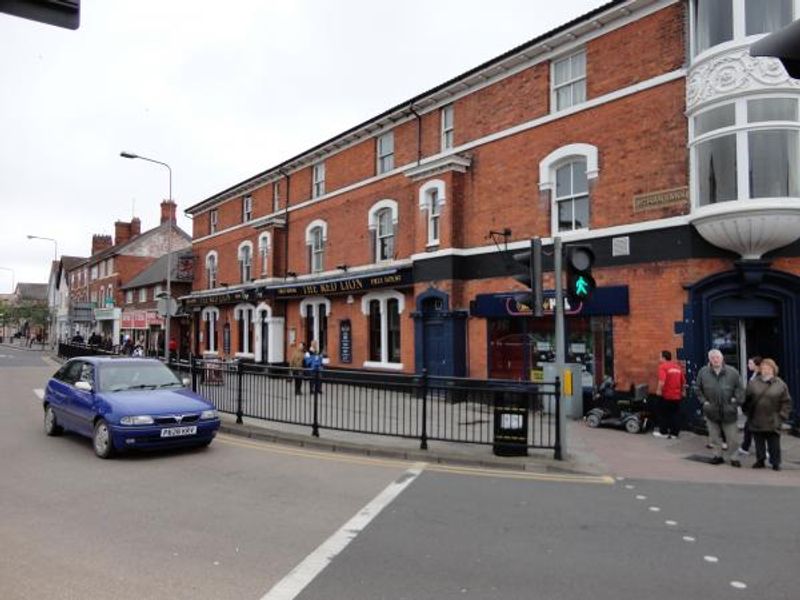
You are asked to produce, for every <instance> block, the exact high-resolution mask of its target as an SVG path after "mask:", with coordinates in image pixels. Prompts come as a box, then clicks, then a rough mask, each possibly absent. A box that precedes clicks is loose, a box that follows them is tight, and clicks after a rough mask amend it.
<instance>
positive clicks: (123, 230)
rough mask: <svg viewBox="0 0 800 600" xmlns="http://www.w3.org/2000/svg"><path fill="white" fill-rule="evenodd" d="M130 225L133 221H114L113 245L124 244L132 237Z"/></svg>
mask: <svg viewBox="0 0 800 600" xmlns="http://www.w3.org/2000/svg"><path fill="white" fill-rule="evenodd" d="M131 225H133V223H126V222H125V221H116V222H115V223H114V245H115V246H117V245H119V244H124V243H125V242H127V241H129V240H130V239H131V237H132V235H131V234H132V232H131V229H132V228H131Z"/></svg>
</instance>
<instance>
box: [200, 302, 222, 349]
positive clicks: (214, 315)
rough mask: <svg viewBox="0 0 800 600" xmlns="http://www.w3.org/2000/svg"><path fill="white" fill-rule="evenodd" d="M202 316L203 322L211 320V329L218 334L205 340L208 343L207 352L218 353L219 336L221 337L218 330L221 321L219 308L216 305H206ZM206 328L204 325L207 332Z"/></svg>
mask: <svg viewBox="0 0 800 600" xmlns="http://www.w3.org/2000/svg"><path fill="white" fill-rule="evenodd" d="M200 318H201V319H202V320H203V322H204V323H205V322H207V321H211V329H212V330H213V331H214V332H215V334H216V335H212V336H210V339H207V340H205V343H206V351H205V354H218V353H219V351H218V350H217V344H216V342H217V338H218V337H219V332H218V331H217V324H218V323H219V309H218V308H217V307H216V306H206V307H205V308H204V309H203V310H202V312H201V313H200ZM205 330H206V328H205V327H203V333H204V334H205Z"/></svg>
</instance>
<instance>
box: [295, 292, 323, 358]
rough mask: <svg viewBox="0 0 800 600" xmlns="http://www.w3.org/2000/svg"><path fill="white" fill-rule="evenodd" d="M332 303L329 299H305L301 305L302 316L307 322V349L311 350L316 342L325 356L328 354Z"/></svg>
mask: <svg viewBox="0 0 800 600" xmlns="http://www.w3.org/2000/svg"><path fill="white" fill-rule="evenodd" d="M330 310H331V302H330V300H328V299H327V298H321V297H315V298H305V299H304V300H303V301H302V302H301V303H300V314H301V315H303V317H304V320H305V330H306V336H305V341H306V348H307V349H309V348H311V342H313V341H314V340H316V342H317V345H318V347H319V351H320V353H321V354H323V355H327V353H328V315H329V314H330Z"/></svg>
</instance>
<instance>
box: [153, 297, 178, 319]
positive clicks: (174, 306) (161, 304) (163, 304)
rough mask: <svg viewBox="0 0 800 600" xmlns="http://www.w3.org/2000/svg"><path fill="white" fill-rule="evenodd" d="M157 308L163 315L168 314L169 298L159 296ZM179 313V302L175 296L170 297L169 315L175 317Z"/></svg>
mask: <svg viewBox="0 0 800 600" xmlns="http://www.w3.org/2000/svg"><path fill="white" fill-rule="evenodd" d="M156 310H158V314H159V315H161V316H162V317H166V316H167V298H159V299H158V301H157V302H156ZM177 313H178V303H177V302H176V301H175V298H169V316H170V317H174V316H175V315H176V314H177Z"/></svg>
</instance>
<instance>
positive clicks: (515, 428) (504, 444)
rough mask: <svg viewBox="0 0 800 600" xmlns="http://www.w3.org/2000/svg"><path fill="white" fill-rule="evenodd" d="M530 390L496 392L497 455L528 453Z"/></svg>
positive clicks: (495, 450)
mask: <svg viewBox="0 0 800 600" xmlns="http://www.w3.org/2000/svg"><path fill="white" fill-rule="evenodd" d="M529 394H530V392H529V391H522V390H508V389H505V390H497V391H496V392H495V394H494V445H493V448H492V451H493V452H494V454H496V455H497V456H527V455H528V402H529V397H530V396H529Z"/></svg>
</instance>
